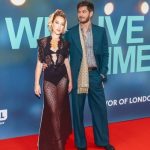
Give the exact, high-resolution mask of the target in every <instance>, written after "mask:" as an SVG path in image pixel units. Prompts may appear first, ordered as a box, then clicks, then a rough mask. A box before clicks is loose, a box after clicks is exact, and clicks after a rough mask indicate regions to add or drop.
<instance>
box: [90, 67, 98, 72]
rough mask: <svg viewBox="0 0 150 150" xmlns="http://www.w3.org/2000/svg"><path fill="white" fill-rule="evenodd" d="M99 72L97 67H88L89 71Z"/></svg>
mask: <svg viewBox="0 0 150 150" xmlns="http://www.w3.org/2000/svg"><path fill="white" fill-rule="evenodd" d="M93 70H97V67H88V71H93Z"/></svg>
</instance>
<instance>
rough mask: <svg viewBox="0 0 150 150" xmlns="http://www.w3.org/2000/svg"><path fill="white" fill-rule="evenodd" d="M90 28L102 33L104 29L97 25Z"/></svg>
mask: <svg viewBox="0 0 150 150" xmlns="http://www.w3.org/2000/svg"><path fill="white" fill-rule="evenodd" d="M92 27H93V28H94V29H95V30H97V31H104V30H105V28H104V27H101V26H98V25H95V24H92Z"/></svg>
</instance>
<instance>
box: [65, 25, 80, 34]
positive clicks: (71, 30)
mask: <svg viewBox="0 0 150 150" xmlns="http://www.w3.org/2000/svg"><path fill="white" fill-rule="evenodd" d="M78 28H79V24H77V25H75V26H73V27H71V28H69V29H68V32H73V31H75V30H77V29H78Z"/></svg>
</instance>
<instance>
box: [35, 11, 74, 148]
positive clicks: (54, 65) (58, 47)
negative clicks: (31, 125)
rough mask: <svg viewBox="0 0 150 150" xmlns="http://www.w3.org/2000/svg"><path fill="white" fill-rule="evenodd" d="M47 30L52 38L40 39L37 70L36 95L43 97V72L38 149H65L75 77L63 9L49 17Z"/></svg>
mask: <svg viewBox="0 0 150 150" xmlns="http://www.w3.org/2000/svg"><path fill="white" fill-rule="evenodd" d="M48 28H49V30H50V31H51V36H48V37H44V38H42V39H39V40H38V46H39V51H38V59H37V65H36V70H35V88H34V90H35V94H36V95H37V96H40V94H41V88H40V84H39V81H40V76H41V72H42V64H43V63H46V64H47V67H46V69H44V81H43V92H44V109H43V115H42V121H41V127H40V135H39V150H64V149H65V148H64V147H65V142H66V139H67V137H68V136H69V134H70V133H71V118H70V109H69V95H68V93H69V92H70V91H71V89H72V78H71V71H70V64H69V60H68V53H69V52H68V43H67V42H66V41H64V40H63V38H62V34H64V33H65V31H66V29H67V20H66V16H65V14H64V12H63V11H62V10H56V11H55V12H54V13H53V14H52V15H50V17H49V20H48Z"/></svg>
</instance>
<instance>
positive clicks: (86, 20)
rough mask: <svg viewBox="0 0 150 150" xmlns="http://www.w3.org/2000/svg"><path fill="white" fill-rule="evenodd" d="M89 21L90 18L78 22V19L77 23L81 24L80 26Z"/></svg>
mask: <svg viewBox="0 0 150 150" xmlns="http://www.w3.org/2000/svg"><path fill="white" fill-rule="evenodd" d="M89 20H90V17H87V18H86V19H85V20H83V21H82V20H80V19H78V21H79V22H80V23H82V24H85V23H87V22H88V21H89Z"/></svg>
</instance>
